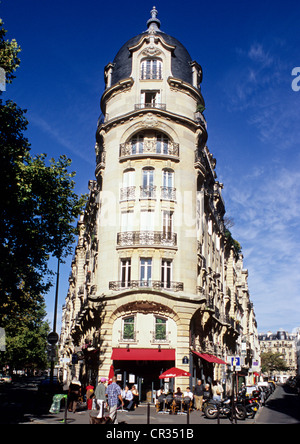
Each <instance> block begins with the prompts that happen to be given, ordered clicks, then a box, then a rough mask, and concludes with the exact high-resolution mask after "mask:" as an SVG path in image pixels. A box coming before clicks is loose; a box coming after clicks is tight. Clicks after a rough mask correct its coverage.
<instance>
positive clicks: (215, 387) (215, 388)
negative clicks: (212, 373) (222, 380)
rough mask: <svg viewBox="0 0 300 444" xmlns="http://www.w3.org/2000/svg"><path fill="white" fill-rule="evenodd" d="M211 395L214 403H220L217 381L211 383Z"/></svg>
mask: <svg viewBox="0 0 300 444" xmlns="http://www.w3.org/2000/svg"><path fill="white" fill-rule="evenodd" d="M212 394H213V400H214V401H221V392H220V390H219V387H218V383H217V381H214V383H213V386H212Z"/></svg>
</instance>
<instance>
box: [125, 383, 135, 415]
mask: <svg viewBox="0 0 300 444" xmlns="http://www.w3.org/2000/svg"><path fill="white" fill-rule="evenodd" d="M122 398H123V401H124V408H125V410H128V411H129V410H131V409H132V407H133V394H132V391H131V390H129V387H128V385H126V387H125V389H124V390H123V391H122Z"/></svg>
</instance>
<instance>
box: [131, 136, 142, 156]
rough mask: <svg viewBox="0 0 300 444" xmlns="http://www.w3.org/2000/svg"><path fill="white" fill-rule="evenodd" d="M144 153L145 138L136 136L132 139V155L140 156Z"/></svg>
mask: <svg viewBox="0 0 300 444" xmlns="http://www.w3.org/2000/svg"><path fill="white" fill-rule="evenodd" d="M143 152H144V136H143V134H136V135H135V136H134V137H133V138H132V139H131V154H140V153H143Z"/></svg>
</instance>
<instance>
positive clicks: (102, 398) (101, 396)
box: [95, 378, 106, 418]
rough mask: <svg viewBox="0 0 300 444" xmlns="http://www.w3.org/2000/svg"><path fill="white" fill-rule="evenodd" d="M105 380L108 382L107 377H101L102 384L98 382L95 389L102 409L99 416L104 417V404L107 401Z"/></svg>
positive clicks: (98, 403)
mask: <svg viewBox="0 0 300 444" xmlns="http://www.w3.org/2000/svg"><path fill="white" fill-rule="evenodd" d="M104 382H106V378H101V379H100V384H98V385H97V387H96V389H95V397H96V402H97V405H98V406H99V409H100V410H99V413H98V415H97V418H102V417H103V414H104V406H105V402H106V394H105V392H106V387H105V385H104Z"/></svg>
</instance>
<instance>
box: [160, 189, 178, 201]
mask: <svg viewBox="0 0 300 444" xmlns="http://www.w3.org/2000/svg"><path fill="white" fill-rule="evenodd" d="M160 188H161V199H162V200H174V201H175V200H176V188H172V187H160Z"/></svg>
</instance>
